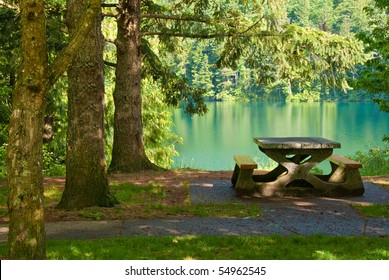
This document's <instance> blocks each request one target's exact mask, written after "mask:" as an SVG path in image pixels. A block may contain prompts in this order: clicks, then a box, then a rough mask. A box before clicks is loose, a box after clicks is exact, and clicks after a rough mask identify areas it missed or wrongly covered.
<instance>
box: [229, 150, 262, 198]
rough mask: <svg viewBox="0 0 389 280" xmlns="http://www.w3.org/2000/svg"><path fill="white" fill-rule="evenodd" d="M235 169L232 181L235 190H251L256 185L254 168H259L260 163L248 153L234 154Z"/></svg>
mask: <svg viewBox="0 0 389 280" xmlns="http://www.w3.org/2000/svg"><path fill="white" fill-rule="evenodd" d="M234 160H235V169H234V173H233V174H232V178H231V183H232V186H233V187H234V188H235V190H236V191H237V192H238V193H240V190H243V191H245V190H251V189H253V188H254V187H255V183H254V181H253V178H252V176H253V172H254V169H256V168H258V164H257V163H256V162H255V161H254V160H252V159H251V158H250V157H249V156H246V155H234Z"/></svg>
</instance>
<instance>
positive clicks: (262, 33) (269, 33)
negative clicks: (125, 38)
mask: <svg viewBox="0 0 389 280" xmlns="http://www.w3.org/2000/svg"><path fill="white" fill-rule="evenodd" d="M141 35H142V36H170V37H182V38H191V39H215V38H223V37H232V36H237V37H253V36H254V37H255V36H262V37H270V36H277V35H279V33H277V32H275V31H270V30H262V31H258V32H257V34H256V35H253V34H246V32H243V33H240V32H230V33H214V34H188V33H175V32H171V33H167V32H142V33H141Z"/></svg>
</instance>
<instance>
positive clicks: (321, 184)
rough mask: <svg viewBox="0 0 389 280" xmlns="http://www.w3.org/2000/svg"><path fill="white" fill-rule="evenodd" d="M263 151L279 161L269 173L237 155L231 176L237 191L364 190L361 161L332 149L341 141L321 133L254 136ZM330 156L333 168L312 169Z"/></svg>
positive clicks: (278, 193) (275, 193)
mask: <svg viewBox="0 0 389 280" xmlns="http://www.w3.org/2000/svg"><path fill="white" fill-rule="evenodd" d="M254 142H255V143H256V144H257V145H258V148H259V150H260V151H261V152H263V153H264V154H266V155H267V156H268V157H269V158H271V159H273V160H274V161H276V162H277V163H278V166H277V167H276V168H274V169H273V170H271V171H269V172H268V173H266V174H259V175H254V174H253V173H254V170H255V169H256V168H257V164H256V163H255V162H254V161H253V160H252V159H251V158H250V157H249V156H243V155H235V156H234V160H235V163H236V164H235V169H234V172H233V175H232V178H231V182H232V185H233V186H234V188H235V190H236V192H237V194H238V195H249V196H289V195H291V196H305V195H317V196H354V195H362V194H363V193H364V186H363V182H362V178H361V175H360V173H359V168H361V167H362V164H361V163H359V162H356V161H353V160H351V159H348V158H346V157H343V156H340V155H334V154H332V153H333V149H335V148H340V146H341V145H340V143H338V142H334V141H331V140H328V139H325V138H320V137H281V138H275V137H270V138H268V137H266V138H260V137H258V138H254ZM325 160H328V161H329V162H330V164H331V172H330V173H329V174H327V175H315V174H313V173H311V171H312V168H314V167H315V166H316V165H317V164H319V163H320V162H323V161H325Z"/></svg>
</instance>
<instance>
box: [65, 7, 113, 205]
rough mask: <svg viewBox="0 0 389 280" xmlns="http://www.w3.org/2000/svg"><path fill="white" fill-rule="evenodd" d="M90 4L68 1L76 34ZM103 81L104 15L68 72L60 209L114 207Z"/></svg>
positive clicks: (69, 17)
mask: <svg viewBox="0 0 389 280" xmlns="http://www.w3.org/2000/svg"><path fill="white" fill-rule="evenodd" d="M87 2H88V1H87V0H68V9H67V12H68V19H67V20H68V25H69V30H70V33H71V34H73V32H74V30H75V29H76V28H77V25H78V24H79V23H80V22H79V20H80V17H81V14H82V11H83V8H84V7H85V5H86V4H87ZM103 81H104V77H103V41H102V35H101V12H100V13H98V15H97V16H96V17H95V21H94V26H93V27H92V30H91V31H90V32H89V34H88V36H87V38H86V41H85V44H84V46H83V48H82V49H81V50H80V51H79V52H78V55H77V58H76V60H75V61H74V62H73V63H72V64H71V66H70V67H69V69H68V82H69V88H68V135H67V138H68V139H67V142H68V143H67V158H66V182H65V190H64V192H63V195H62V199H61V202H60V204H59V205H58V207H60V208H67V209H73V208H83V207H89V206H113V205H114V204H116V203H117V201H116V200H115V199H114V197H113V196H112V195H111V194H110V192H109V187H108V177H107V171H106V159H105V151H104V121H103V118H104V84H103Z"/></svg>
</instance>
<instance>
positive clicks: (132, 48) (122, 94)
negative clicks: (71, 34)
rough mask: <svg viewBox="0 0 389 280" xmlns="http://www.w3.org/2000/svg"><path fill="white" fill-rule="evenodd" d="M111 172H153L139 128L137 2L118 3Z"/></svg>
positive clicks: (140, 112) (125, 1) (123, 1)
mask: <svg viewBox="0 0 389 280" xmlns="http://www.w3.org/2000/svg"><path fill="white" fill-rule="evenodd" d="M119 2H120V6H121V9H120V12H121V13H120V16H119V18H118V21H117V25H118V33H117V38H116V46H117V67H116V85H115V92H114V95H113V97H114V103H115V115H114V140H113V150H112V161H111V165H110V168H109V171H110V172H111V171H112V172H125V173H127V172H134V171H139V170H145V169H157V167H156V166H155V165H154V164H152V163H151V162H150V161H149V160H148V158H147V157H146V154H145V148H144V142H143V125H142V95H141V52H140V44H141V38H140V16H141V13H140V0H121V1H119Z"/></svg>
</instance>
